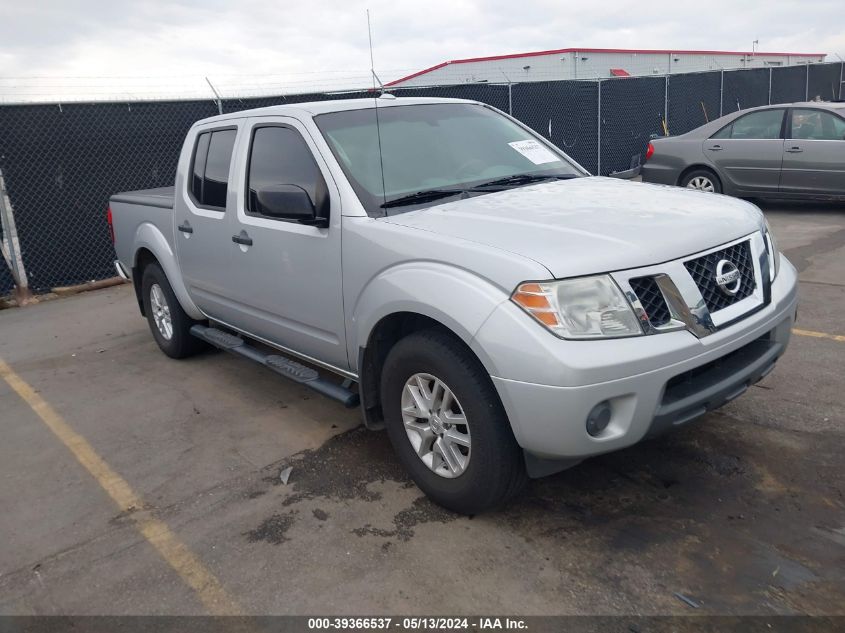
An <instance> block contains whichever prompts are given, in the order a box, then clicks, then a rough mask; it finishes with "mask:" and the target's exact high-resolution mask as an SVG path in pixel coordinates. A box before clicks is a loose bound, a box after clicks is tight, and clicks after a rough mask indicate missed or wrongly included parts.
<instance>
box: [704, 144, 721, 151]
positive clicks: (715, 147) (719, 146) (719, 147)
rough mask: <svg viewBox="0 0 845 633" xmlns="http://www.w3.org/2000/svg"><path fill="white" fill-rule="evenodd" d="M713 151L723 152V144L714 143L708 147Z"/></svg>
mask: <svg viewBox="0 0 845 633" xmlns="http://www.w3.org/2000/svg"><path fill="white" fill-rule="evenodd" d="M707 149H709V150H710V151H711V152H721V151H722V146H721V145H714V146H713V147H708V148H707Z"/></svg>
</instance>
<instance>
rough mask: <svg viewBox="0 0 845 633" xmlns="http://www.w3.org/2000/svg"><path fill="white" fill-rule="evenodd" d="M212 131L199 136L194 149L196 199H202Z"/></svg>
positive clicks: (193, 168) (192, 189)
mask: <svg viewBox="0 0 845 633" xmlns="http://www.w3.org/2000/svg"><path fill="white" fill-rule="evenodd" d="M210 138H211V133H210V132H205V133H203V134H200V135H199V136H198V137H197V145H196V148H195V149H194V165H193V167H192V169H191V193H192V194H194V199H195V200H196V201H198V202H199V201H201V200H202V178H203V174H205V159H206V156H207V155H208V140H209V139H210Z"/></svg>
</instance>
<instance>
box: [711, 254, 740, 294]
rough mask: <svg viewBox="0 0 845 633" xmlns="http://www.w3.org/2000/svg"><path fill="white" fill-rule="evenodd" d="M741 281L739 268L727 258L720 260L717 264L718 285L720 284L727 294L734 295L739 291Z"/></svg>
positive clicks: (720, 287)
mask: <svg viewBox="0 0 845 633" xmlns="http://www.w3.org/2000/svg"><path fill="white" fill-rule="evenodd" d="M740 282H741V279H740V274H739V268H737V267H736V265H735V264H734V263H733V262H731V261H728V260H727V259H722V260H719V263H718V264H716V285H717V286H719V289H720V290H721V291H722V292H724V293H725V294H726V295H729V296H731V297H733V296H734V295H736V293H737V292H739V286H740Z"/></svg>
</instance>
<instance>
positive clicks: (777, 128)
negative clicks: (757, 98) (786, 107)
mask: <svg viewBox="0 0 845 633" xmlns="http://www.w3.org/2000/svg"><path fill="white" fill-rule="evenodd" d="M783 112H784V111H783V110H761V111H759V112H752V113H750V114H746V115H744V116H741V117H739V118H738V119H735V120H734V121H733V122H732V123H730V124H729V125H727V126H725V127H723V128H722V129H721V130H719V131H718V132H716V133H715V134H714V135H713V136H712V138H730V139H767V138H781V133H780V132H781V127H782V125H783Z"/></svg>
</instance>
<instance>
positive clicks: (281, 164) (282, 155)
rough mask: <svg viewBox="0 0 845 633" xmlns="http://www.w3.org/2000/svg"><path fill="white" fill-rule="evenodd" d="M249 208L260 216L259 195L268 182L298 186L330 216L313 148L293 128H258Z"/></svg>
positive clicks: (254, 138) (320, 211) (252, 151)
mask: <svg viewBox="0 0 845 633" xmlns="http://www.w3.org/2000/svg"><path fill="white" fill-rule="evenodd" d="M248 183H249V198H248V200H247V210H248V211H249V212H250V213H253V214H256V215H258V214H259V212H258V204H257V200H256V194H257V193H258V190H259V189H261V188H262V187H266V186H268V185H296V186H297V187H301V188H302V189H304V190H305V192H306V193H307V194H308V195H309V196H310V197H311V202H313V203H314V206H315V208H316V209H317V214H318V215H320V216H321V217H328V204H329V196H328V189H327V187H326V181H325V180H324V179H323V174H322V173H321V172H320V168H319V167H317V163H316V162H315V161H314V156H313V154H312V153H311V149H310V148H309V147H308V144H307V143H306V142H305V139H303V138H302V136H300V134H299V132H297V131H296V130H293V129H291V128H289V127H281V126H268V127H259V128H256V130H255V132H254V133H253V136H252V148H251V149H250V154H249V174H248Z"/></svg>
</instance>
